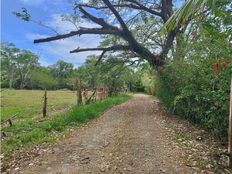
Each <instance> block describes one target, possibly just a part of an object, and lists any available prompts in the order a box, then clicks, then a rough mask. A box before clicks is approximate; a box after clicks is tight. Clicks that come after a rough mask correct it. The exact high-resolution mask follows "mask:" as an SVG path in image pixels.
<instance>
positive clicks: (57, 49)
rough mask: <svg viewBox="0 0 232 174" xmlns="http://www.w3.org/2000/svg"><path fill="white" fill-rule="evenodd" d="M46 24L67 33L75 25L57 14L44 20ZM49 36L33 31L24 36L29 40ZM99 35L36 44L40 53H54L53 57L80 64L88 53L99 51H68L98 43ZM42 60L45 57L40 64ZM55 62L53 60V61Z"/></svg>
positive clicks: (86, 24)
mask: <svg viewBox="0 0 232 174" xmlns="http://www.w3.org/2000/svg"><path fill="white" fill-rule="evenodd" d="M46 24H47V25H49V26H50V27H52V28H56V30H57V31H58V32H59V33H67V32H69V31H73V30H76V28H75V26H73V24H71V23H70V22H67V21H62V18H61V17H60V15H58V14H54V15H52V20H50V21H48V22H46ZM80 26H83V27H90V28H91V27H96V26H95V25H93V24H91V23H87V22H86V23H81V24H80ZM46 37H49V35H41V34H35V33H27V34H26V38H27V39H28V40H30V41H31V42H32V41H33V40H34V39H38V38H46ZM100 40H101V39H100V37H99V36H97V35H81V36H80V37H79V36H75V37H71V38H67V39H63V40H58V41H53V42H49V43H41V44H37V45H36V46H38V48H39V49H40V51H41V54H42V55H43V54H51V55H54V57H57V60H58V59H62V60H65V61H67V62H70V63H73V64H74V65H76V66H77V65H80V64H83V63H84V62H85V59H86V57H87V56H88V55H92V54H100V52H93V51H92V52H82V53H72V54H71V53H69V51H71V50H73V49H75V48H77V47H80V48H94V47H97V46H98V45H99V42H100ZM44 62H48V61H46V60H45V59H44V60H43V62H41V64H46V63H44ZM54 63H55V62H54Z"/></svg>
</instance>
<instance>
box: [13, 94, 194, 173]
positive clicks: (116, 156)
mask: <svg viewBox="0 0 232 174" xmlns="http://www.w3.org/2000/svg"><path fill="white" fill-rule="evenodd" d="M158 107H159V106H158V104H157V102H154V98H153V99H152V98H151V97H150V96H147V95H143V94H137V95H134V97H133V98H132V99H131V100H130V101H128V102H126V103H124V104H121V105H119V106H115V107H113V108H112V109H110V110H108V111H107V112H105V113H104V114H103V115H102V116H101V117H99V118H98V119H96V120H94V121H92V122H91V123H89V124H88V125H87V126H84V127H82V128H79V129H77V130H75V131H73V132H72V133H71V135H70V136H69V137H68V138H66V139H65V141H62V142H60V143H58V144H57V145H56V146H55V147H53V152H47V153H44V154H42V155H40V156H38V157H36V158H34V159H33V160H31V161H30V164H27V165H25V166H24V167H23V168H21V171H16V173H23V174H32V173H33V174H37V173H44V174H85V173H92V174H99V173H101V174H102V173H107V174H111V173H112V174H114V173H115V174H117V173H121V174H127V173H128V174H168V173H169V174H175V173H176V174H191V173H194V171H193V170H192V169H191V168H190V167H187V166H186V165H184V163H183V162H182V160H181V157H180V156H181V155H180V154H181V153H182V150H181V149H180V148H177V147H176V146H174V145H173V144H172V143H170V139H169V138H168V136H166V135H167V132H166V131H167V130H166V129H165V127H163V126H162V124H161V121H162V120H161V119H160V117H159V114H160V112H159V110H158V109H157V108H158Z"/></svg>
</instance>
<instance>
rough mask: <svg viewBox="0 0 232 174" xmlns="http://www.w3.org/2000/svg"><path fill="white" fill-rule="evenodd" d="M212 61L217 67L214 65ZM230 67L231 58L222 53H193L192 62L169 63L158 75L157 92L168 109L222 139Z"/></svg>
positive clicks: (227, 107)
mask: <svg viewBox="0 0 232 174" xmlns="http://www.w3.org/2000/svg"><path fill="white" fill-rule="evenodd" d="M222 62H225V63H226V67H225V68H222V67H221V63H222ZM213 63H216V64H217V67H213V66H212V64H213ZM222 64H223V63H222ZM214 65H215V64H214ZM231 67H232V66H231V63H230V60H229V59H227V60H226V59H225V58H223V57H221V58H217V59H208V58H203V57H195V58H194V62H191V63H186V62H185V63H182V64H179V65H178V64H174V63H169V64H168V65H167V66H166V68H165V70H164V71H163V72H162V73H161V74H160V76H159V79H160V88H159V90H158V94H157V96H158V97H159V98H160V99H161V101H162V102H163V103H164V104H165V105H166V106H167V108H168V109H169V110H170V111H172V112H174V113H175V114H178V115H180V116H182V117H183V118H187V119H189V120H191V121H193V122H194V123H197V124H199V125H201V126H202V127H203V128H205V129H207V130H209V131H210V132H211V133H213V134H214V135H216V136H218V137H219V138H221V139H223V140H225V139H226V138H227V128H228V116H229V95H230V80H231V72H232V71H231ZM216 69H217V70H218V71H217V70H216ZM217 72H219V74H217Z"/></svg>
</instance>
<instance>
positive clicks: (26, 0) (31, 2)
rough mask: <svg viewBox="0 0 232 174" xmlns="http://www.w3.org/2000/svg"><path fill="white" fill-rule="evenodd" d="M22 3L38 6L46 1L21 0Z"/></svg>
mask: <svg viewBox="0 0 232 174" xmlns="http://www.w3.org/2000/svg"><path fill="white" fill-rule="evenodd" d="M21 2H23V3H24V4H28V5H34V6H36V5H39V4H41V3H42V2H44V0H21Z"/></svg>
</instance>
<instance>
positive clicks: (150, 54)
mask: <svg viewBox="0 0 232 174" xmlns="http://www.w3.org/2000/svg"><path fill="white" fill-rule="evenodd" d="M74 4H75V5H74V10H75V13H74V14H73V15H74V16H75V19H76V18H79V19H81V20H87V21H88V22H92V23H94V24H96V26H99V27H92V28H86V27H77V30H76V31H71V32H69V33H65V34H57V35H55V36H51V37H48V38H42V39H36V40H34V43H41V42H50V41H55V40H60V39H65V38H69V37H74V36H80V35H89V34H97V35H101V36H105V35H108V36H112V37H116V38H119V40H120V42H115V43H114V44H111V45H109V46H99V47H97V48H76V49H74V50H71V51H70V53H78V52H84V51H101V52H102V53H101V55H100V56H99V60H98V62H99V61H100V60H101V59H102V57H103V56H104V55H105V53H107V52H110V51H126V52H127V53H128V52H131V53H132V55H137V56H139V57H140V58H141V59H144V60H147V61H148V62H149V63H150V65H152V66H154V67H155V66H162V65H163V64H164V62H165V59H166V58H167V55H168V52H169V50H170V48H171V47H172V45H173V41H174V39H175V37H176V35H177V34H178V32H180V31H181V26H180V25H177V26H176V27H175V28H173V29H172V30H171V31H170V32H169V33H168V34H166V35H165V36H162V39H161V40H158V39H155V38H154V37H153V40H154V43H153V44H154V45H156V44H158V45H159V47H158V48H156V49H151V48H149V47H147V46H146V44H144V43H143V41H142V40H141V39H139V38H138V37H137V35H136V34H135V32H134V30H136V27H138V26H139V25H144V22H141V21H144V20H145V18H146V20H152V19H156V20H157V21H159V25H160V24H161V26H160V27H162V25H164V23H165V22H167V21H168V19H169V18H170V17H171V16H172V15H173V0H89V1H86V0H85V1H83V2H80V1H78V2H75V3H74ZM133 21H134V22H133ZM152 25H154V24H152V22H151V23H150V24H149V21H147V22H146V26H147V28H146V30H149V29H152V28H153V27H154V26H152ZM155 26H156V28H157V25H156V24H155ZM147 33H148V32H145V33H144V37H145V39H143V40H150V41H152V39H150V38H149V35H147ZM150 33H151V34H150V36H151V35H153V36H154V33H152V32H150ZM156 36H157V38H158V35H156ZM151 44H152V43H151Z"/></svg>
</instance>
